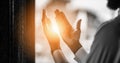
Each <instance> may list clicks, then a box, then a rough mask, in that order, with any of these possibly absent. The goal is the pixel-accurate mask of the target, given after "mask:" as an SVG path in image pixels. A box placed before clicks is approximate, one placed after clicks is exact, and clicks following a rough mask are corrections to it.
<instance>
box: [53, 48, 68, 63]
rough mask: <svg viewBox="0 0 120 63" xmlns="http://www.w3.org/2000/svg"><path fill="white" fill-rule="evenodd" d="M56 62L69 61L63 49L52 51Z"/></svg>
mask: <svg viewBox="0 0 120 63" xmlns="http://www.w3.org/2000/svg"><path fill="white" fill-rule="evenodd" d="M52 56H53V58H54V61H55V63H68V61H67V59H66V58H65V56H64V54H63V52H62V50H61V49H57V50H55V51H54V52H53V53H52Z"/></svg>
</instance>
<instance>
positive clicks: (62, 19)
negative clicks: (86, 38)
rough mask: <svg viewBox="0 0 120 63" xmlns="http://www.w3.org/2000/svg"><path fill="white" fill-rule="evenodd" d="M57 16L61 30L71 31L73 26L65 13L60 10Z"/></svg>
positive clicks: (57, 11) (56, 12)
mask: <svg viewBox="0 0 120 63" xmlns="http://www.w3.org/2000/svg"><path fill="white" fill-rule="evenodd" d="M55 14H56V22H57V25H58V27H59V29H60V31H64V30H66V29H69V31H71V29H72V26H71V25H70V23H69V22H68V20H67V18H66V16H65V15H64V13H63V12H60V11H59V10H58V9H57V10H56V11H55Z"/></svg>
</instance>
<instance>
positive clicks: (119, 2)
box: [107, 0, 120, 10]
mask: <svg viewBox="0 0 120 63" xmlns="http://www.w3.org/2000/svg"><path fill="white" fill-rule="evenodd" d="M107 6H108V7H109V8H110V9H113V10H116V9H118V8H119V7H120V0H108V3H107Z"/></svg>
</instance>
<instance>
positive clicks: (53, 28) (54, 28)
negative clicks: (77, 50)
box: [52, 23, 59, 34]
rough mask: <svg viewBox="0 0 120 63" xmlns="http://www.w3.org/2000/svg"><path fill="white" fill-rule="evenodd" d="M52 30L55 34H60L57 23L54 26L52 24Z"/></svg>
mask: <svg viewBox="0 0 120 63" xmlns="http://www.w3.org/2000/svg"><path fill="white" fill-rule="evenodd" d="M52 30H53V31H54V32H55V33H58V34H59V29H58V27H57V25H56V23H53V24H52Z"/></svg>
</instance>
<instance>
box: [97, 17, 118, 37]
mask: <svg viewBox="0 0 120 63" xmlns="http://www.w3.org/2000/svg"><path fill="white" fill-rule="evenodd" d="M105 31H106V32H109V31H119V32H120V16H118V17H116V18H115V19H112V20H109V21H106V22H104V23H102V24H101V25H100V27H99V28H98V31H97V33H96V35H95V36H97V35H98V34H99V33H102V32H104V33H105Z"/></svg>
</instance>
